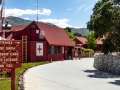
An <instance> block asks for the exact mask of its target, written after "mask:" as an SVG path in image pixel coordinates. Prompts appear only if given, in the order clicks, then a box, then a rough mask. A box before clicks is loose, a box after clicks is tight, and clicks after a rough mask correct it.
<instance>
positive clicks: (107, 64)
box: [94, 55, 120, 74]
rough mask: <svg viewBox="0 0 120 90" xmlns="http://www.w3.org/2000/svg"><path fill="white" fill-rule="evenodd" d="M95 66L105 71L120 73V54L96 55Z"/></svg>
mask: <svg viewBox="0 0 120 90" xmlns="http://www.w3.org/2000/svg"><path fill="white" fill-rule="evenodd" d="M94 67H95V68H96V69H99V70H102V71H105V72H110V73H114V74H120V56H113V55H96V56H95V57H94Z"/></svg>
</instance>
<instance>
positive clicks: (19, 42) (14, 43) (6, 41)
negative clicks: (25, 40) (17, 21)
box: [0, 40, 22, 46]
mask: <svg viewBox="0 0 120 90" xmlns="http://www.w3.org/2000/svg"><path fill="white" fill-rule="evenodd" d="M1 45H22V42H21V41H20V40H15V41H14V40H13V41H12V40H0V46H1Z"/></svg>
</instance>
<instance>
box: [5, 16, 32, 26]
mask: <svg viewBox="0 0 120 90" xmlns="http://www.w3.org/2000/svg"><path fill="white" fill-rule="evenodd" d="M7 19H8V20H9V24H11V25H12V26H14V25H25V24H30V23H31V22H32V21H30V20H25V19H22V18H19V17H14V16H9V17H7Z"/></svg>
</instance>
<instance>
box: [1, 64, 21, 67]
mask: <svg viewBox="0 0 120 90" xmlns="http://www.w3.org/2000/svg"><path fill="white" fill-rule="evenodd" d="M20 67H21V63H14V64H13V63H12V64H0V68H20Z"/></svg>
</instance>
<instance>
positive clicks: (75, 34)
mask: <svg viewBox="0 0 120 90" xmlns="http://www.w3.org/2000/svg"><path fill="white" fill-rule="evenodd" d="M74 36H79V37H81V36H82V35H81V34H80V33H78V32H76V33H74Z"/></svg>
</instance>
